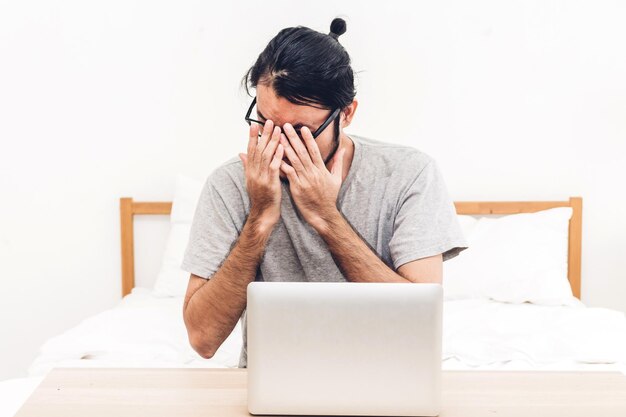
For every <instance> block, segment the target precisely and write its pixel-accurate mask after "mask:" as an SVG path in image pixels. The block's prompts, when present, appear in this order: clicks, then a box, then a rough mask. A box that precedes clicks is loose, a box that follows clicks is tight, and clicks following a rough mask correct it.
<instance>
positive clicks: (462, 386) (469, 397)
mask: <svg viewBox="0 0 626 417" xmlns="http://www.w3.org/2000/svg"><path fill="white" fill-rule="evenodd" d="M442 385H443V411H442V413H441V416H444V417H448V416H457V417H474V416H507V417H509V416H511V417H514V416H523V417H528V416H533V417H547V416H559V417H562V416H568V417H576V416H581V417H582V416H585V417H589V416H619V417H624V416H626V376H625V375H623V374H621V373H618V372H574V371H571V372H570V371H564V372H546V371H533V372H519V371H515V372H510V371H506V372H505V371H444V372H443V379H442ZM249 415H250V414H248V411H247V407H246V370H245V369H203V368H149V369H140V368H55V369H53V370H52V371H50V372H49V373H48V375H47V376H46V378H44V380H43V381H42V382H41V384H40V385H39V386H38V387H37V389H36V390H35V391H34V392H33V394H32V395H31V397H30V398H29V399H28V400H27V401H26V403H25V404H24V406H23V407H22V408H21V409H20V410H19V411H18V413H17V414H16V417H31V416H37V417H40V416H48V417H55V416H62V417H72V416H81V417H83V416H90V417H98V416H107V417H109V416H115V417H125V416H133V417H136V416H144V417H150V416H181V417H183V416H203V417H209V416H216V417H218V416H219V417H229V416H249Z"/></svg>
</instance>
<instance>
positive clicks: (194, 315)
mask: <svg viewBox="0 0 626 417" xmlns="http://www.w3.org/2000/svg"><path fill="white" fill-rule="evenodd" d="M271 233H272V227H268V226H266V225H264V224H263V223H262V222H260V221H259V220H257V217H255V216H250V217H248V219H247V221H246V223H245V224H244V227H243V229H242V231H241V234H240V235H239V238H238V239H237V241H236V242H235V244H234V245H233V247H232V249H231V251H230V253H229V254H228V256H227V257H226V259H225V260H224V262H223V263H222V266H221V267H220V268H219V269H218V270H217V271H216V272H215V274H213V276H212V277H211V279H210V280H208V281H207V282H206V283H204V285H202V286H201V287H200V288H199V289H198V290H197V291H196V292H195V293H194V294H193V296H192V297H191V298H190V299H189V302H188V304H187V306H186V308H185V312H184V314H185V316H186V317H185V320H186V322H187V327H188V329H190V333H191V332H194V337H195V338H196V340H197V339H201V340H202V345H205V344H206V346H207V347H206V348H203V349H202V350H203V351H205V352H209V354H208V356H212V353H214V352H215V351H216V350H217V349H218V348H219V346H220V345H221V344H222V343H223V341H224V340H225V339H226V338H227V337H228V335H229V334H230V333H231V331H232V329H233V328H234V327H235V325H236V324H237V321H238V320H239V318H240V317H241V314H242V312H243V310H244V309H245V307H246V291H247V286H248V284H249V283H250V282H252V281H254V279H255V277H256V272H257V269H258V266H259V264H260V262H261V258H262V256H263V252H264V251H265V247H266V245H267V241H268V239H269V236H270V235H271Z"/></svg>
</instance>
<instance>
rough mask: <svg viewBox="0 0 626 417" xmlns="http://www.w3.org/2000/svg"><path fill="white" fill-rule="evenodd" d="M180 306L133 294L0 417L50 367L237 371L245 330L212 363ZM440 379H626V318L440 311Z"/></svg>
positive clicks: (5, 387) (179, 300)
mask: <svg viewBox="0 0 626 417" xmlns="http://www.w3.org/2000/svg"><path fill="white" fill-rule="evenodd" d="M182 306H183V297H159V296H156V295H154V294H153V292H152V290H149V289H146V288H140V287H137V288H134V289H133V291H132V292H131V294H129V295H127V296H126V297H124V299H122V300H121V301H120V303H119V304H118V305H117V306H115V307H114V308H111V309H108V310H105V311H103V312H101V313H98V314H96V315H94V316H91V317H88V318H87V319H85V320H83V321H82V322H80V323H79V324H78V325H77V326H75V327H73V328H71V329H69V330H67V331H65V332H63V333H61V334H59V335H57V336H55V337H53V338H51V339H48V340H47V341H46V342H45V343H44V344H43V345H42V346H41V348H40V351H39V355H38V356H37V357H36V359H35V360H34V361H33V362H32V364H31V365H30V367H29V368H28V377H26V378H16V379H12V380H7V381H3V382H0V404H2V405H0V417H5V416H6V417H8V416H12V415H13V414H14V413H15V411H17V408H18V407H19V406H20V405H21V404H22V403H23V402H24V401H25V399H26V398H27V397H28V396H29V395H30V393H32V391H33V390H34V389H35V388H36V386H37V385H38V384H39V382H41V380H42V379H43V377H44V376H45V375H46V374H47V372H49V371H50V370H51V369H52V368H54V367H177V368H180V367H190V368H197V367H206V368H224V367H236V366H237V364H238V361H239V352H240V349H241V343H242V337H241V326H240V323H238V324H237V326H236V327H235V328H234V329H233V332H232V333H231V335H230V336H229V337H228V338H227V339H226V341H225V342H224V343H223V344H222V346H221V347H220V348H219V349H218V351H217V352H216V353H215V355H214V356H213V357H212V358H211V359H204V358H202V357H201V356H200V355H198V354H197V353H196V352H195V351H194V350H193V349H192V348H191V346H190V344H189V341H188V338H187V331H186V328H185V325H184V322H183V318H182ZM442 350H443V362H442V368H443V369H444V370H577V371H599V370H602V371H606V370H614V371H620V372H622V373H624V374H626V366H625V363H626V358H625V356H624V355H625V354H626V318H625V317H624V313H622V312H618V311H615V310H611V309H605V308H591V307H586V306H584V305H583V304H582V303H580V304H578V305H574V306H540V305H534V304H529V303H524V304H507V303H500V302H495V301H489V300H459V301H446V302H444V317H443V345H442Z"/></svg>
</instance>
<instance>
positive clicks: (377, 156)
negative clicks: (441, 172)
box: [351, 135, 434, 176]
mask: <svg viewBox="0 0 626 417" xmlns="http://www.w3.org/2000/svg"><path fill="white" fill-rule="evenodd" d="M351 137H354V140H355V141H358V142H359V145H361V146H362V148H363V149H362V156H363V160H364V161H365V166H369V167H370V168H374V169H382V170H385V171H388V170H390V171H393V172H395V173H398V174H403V175H404V174H406V175H413V176H415V174H418V173H419V172H421V170H422V169H423V168H425V167H426V166H427V165H428V164H430V163H431V162H432V161H433V160H434V158H433V157H432V156H431V155H429V154H428V153H426V152H424V151H422V150H420V149H417V148H415V147H412V146H409V145H403V144H399V143H395V142H385V141H382V140H378V139H372V138H369V137H364V136H360V135H352V136H351Z"/></svg>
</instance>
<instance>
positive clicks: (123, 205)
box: [120, 197, 135, 297]
mask: <svg viewBox="0 0 626 417" xmlns="http://www.w3.org/2000/svg"><path fill="white" fill-rule="evenodd" d="M120 226H121V229H122V230H121V232H122V235H121V236H122V297H124V296H125V295H126V294H130V292H131V291H132V289H133V288H134V287H135V237H134V230H133V229H134V228H133V199H132V198H130V197H122V198H120Z"/></svg>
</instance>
